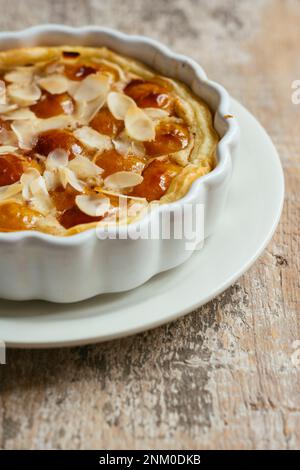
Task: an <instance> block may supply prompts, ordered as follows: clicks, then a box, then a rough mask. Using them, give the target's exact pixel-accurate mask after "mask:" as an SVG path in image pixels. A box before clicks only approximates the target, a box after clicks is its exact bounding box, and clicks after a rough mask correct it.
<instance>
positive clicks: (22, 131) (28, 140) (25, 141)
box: [11, 119, 37, 150]
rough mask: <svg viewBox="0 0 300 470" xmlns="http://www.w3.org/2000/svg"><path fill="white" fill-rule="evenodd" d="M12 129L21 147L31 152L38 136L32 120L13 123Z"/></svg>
mask: <svg viewBox="0 0 300 470" xmlns="http://www.w3.org/2000/svg"><path fill="white" fill-rule="evenodd" d="M11 128H12V130H13V132H14V133H15V135H16V136H17V139H18V142H19V147H20V148H21V149H24V150H30V149H31V148H32V147H33V145H34V143H35V138H36V134H37V128H36V125H35V123H34V121H32V120H27V119H24V120H22V121H13V123H12V124H11Z"/></svg>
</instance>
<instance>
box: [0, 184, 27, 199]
mask: <svg viewBox="0 0 300 470" xmlns="http://www.w3.org/2000/svg"><path fill="white" fill-rule="evenodd" d="M21 191H22V183H20V182H18V183H13V184H8V185H7V186H1V187H0V201H5V200H6V199H10V198H11V197H13V196H16V195H17V194H19V193H20V192H21Z"/></svg>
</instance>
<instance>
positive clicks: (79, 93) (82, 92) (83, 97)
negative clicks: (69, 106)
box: [69, 73, 110, 101]
mask: <svg viewBox="0 0 300 470" xmlns="http://www.w3.org/2000/svg"><path fill="white" fill-rule="evenodd" d="M109 83H110V79H109V77H108V76H107V75H104V74H99V73H96V74H91V75H88V76H87V77H86V78H85V79H84V80H82V82H80V84H79V85H78V86H77V88H76V89H75V90H69V93H70V94H71V95H72V97H73V98H74V99H75V100H76V101H92V100H94V99H96V98H100V97H101V98H103V99H105V98H106V96H107V93H108V91H109Z"/></svg>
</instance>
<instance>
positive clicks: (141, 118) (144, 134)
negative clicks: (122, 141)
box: [125, 107, 155, 142]
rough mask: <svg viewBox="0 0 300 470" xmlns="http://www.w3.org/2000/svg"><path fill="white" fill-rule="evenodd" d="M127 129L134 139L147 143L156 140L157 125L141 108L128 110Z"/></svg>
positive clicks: (126, 117)
mask: <svg viewBox="0 0 300 470" xmlns="http://www.w3.org/2000/svg"><path fill="white" fill-rule="evenodd" d="M125 128H126V131H127V134H128V135H129V136H130V137H132V139H135V140H139V141H141V142H146V141H149V140H153V139H154V138H155V125H154V123H153V121H152V120H151V119H150V118H149V116H147V114H146V113H144V111H142V110H141V109H140V108H137V107H136V108H134V107H132V108H129V109H128V111H127V113H126V116H125Z"/></svg>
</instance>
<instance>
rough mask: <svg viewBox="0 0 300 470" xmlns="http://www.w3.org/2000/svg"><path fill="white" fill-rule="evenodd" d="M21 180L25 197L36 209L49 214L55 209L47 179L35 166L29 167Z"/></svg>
mask: <svg viewBox="0 0 300 470" xmlns="http://www.w3.org/2000/svg"><path fill="white" fill-rule="evenodd" d="M20 182H21V184H22V196H23V199H24V200H25V201H28V202H29V203H30V205H31V206H32V207H33V208H34V209H36V210H37V211H38V212H40V213H41V214H48V213H49V212H50V211H51V210H52V209H53V203H52V201H51V198H50V195H49V193H48V190H47V187H46V183H45V180H44V178H43V177H42V176H41V175H40V173H39V172H38V171H37V170H36V169H35V168H28V169H27V170H26V171H25V172H24V173H23V175H22V176H21V178H20Z"/></svg>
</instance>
